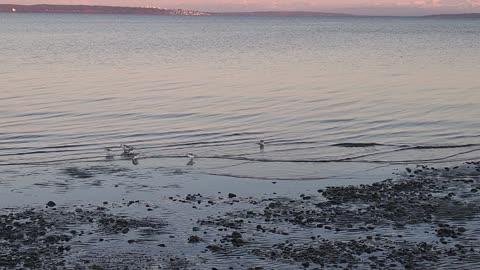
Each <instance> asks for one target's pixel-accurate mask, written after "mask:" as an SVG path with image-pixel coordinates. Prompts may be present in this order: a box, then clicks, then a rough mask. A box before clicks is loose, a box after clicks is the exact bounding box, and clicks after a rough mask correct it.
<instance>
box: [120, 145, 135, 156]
mask: <svg viewBox="0 0 480 270" xmlns="http://www.w3.org/2000/svg"><path fill="white" fill-rule="evenodd" d="M120 147H122V149H123V154H124V155H131V154H133V153H132V151H133V150H135V147H133V146H130V145H126V144H120Z"/></svg>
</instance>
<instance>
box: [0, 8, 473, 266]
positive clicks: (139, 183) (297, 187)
mask: <svg viewBox="0 0 480 270" xmlns="http://www.w3.org/2000/svg"><path fill="white" fill-rule="evenodd" d="M0 22H1V23H0V36H1V37H2V39H1V40H0V52H2V53H1V54H0V62H1V65H0V85H1V86H0V87H1V88H0V187H1V189H0V196H1V198H2V199H1V200H0V207H2V208H4V207H23V206H34V207H38V206H40V207H43V206H44V205H45V203H46V202H47V201H49V200H54V201H55V202H57V204H58V205H61V206H64V207H74V205H88V204H92V205H102V202H103V201H108V202H109V203H113V204H115V203H116V204H121V203H122V202H125V201H129V200H141V201H142V203H148V204H152V205H155V206H156V207H157V208H156V209H155V211H154V214H153V215H154V216H156V217H161V218H162V219H165V220H166V222H167V223H168V225H167V226H166V228H165V233H166V234H165V235H161V236H159V237H160V240H159V239H157V238H155V241H156V242H155V243H151V244H152V246H155V247H156V243H158V241H161V242H166V243H170V242H169V241H172V243H171V245H174V246H175V247H176V248H177V250H179V252H177V253H176V252H173V254H170V255H172V256H184V255H185V254H190V255H191V254H195V256H194V257H195V260H198V261H202V260H203V259H202V258H203V257H208V258H209V259H210V257H209V256H210V255H208V254H207V255H205V254H203V253H202V252H203V249H204V246H203V245H202V246H201V247H192V246H191V245H187V244H186V243H185V241H184V240H185V238H186V237H188V234H186V232H189V231H190V230H191V226H193V225H195V222H196V219H198V218H202V217H204V216H206V215H216V214H219V213H224V212H230V211H234V210H235V208H236V207H243V206H244V205H241V204H240V206H236V205H234V206H230V205H229V204H228V202H225V205H223V204H220V206H218V205H217V206H216V207H214V208H212V209H211V208H205V209H202V210H201V211H197V210H192V208H191V205H185V206H181V204H180V205H179V204H178V203H173V202H171V201H170V200H169V199H168V197H172V196H173V197H176V196H177V195H178V197H181V198H183V197H185V195H186V194H189V193H190V194H194V193H195V194H196V193H202V194H203V195H204V196H206V197H208V198H212V199H218V197H223V198H225V196H226V194H228V193H229V192H235V193H236V194H238V195H239V196H241V197H243V198H248V197H251V196H252V197H255V198H269V197H277V196H278V197H285V198H291V197H296V198H298V196H299V195H300V194H303V193H305V194H311V195H315V194H317V192H316V190H317V189H318V188H324V187H326V186H331V185H346V184H360V183H372V182H375V181H379V180H383V179H385V178H389V177H392V173H393V172H397V171H398V170H402V171H403V169H404V167H406V166H412V164H430V165H435V166H437V165H438V166H444V164H446V165H448V164H457V163H461V162H462V161H466V160H476V159H478V158H479V155H480V141H479V139H480V132H479V130H480V121H479V120H478V116H479V115H480V106H479V103H480V92H479V91H478V89H480V80H478V78H477V77H478V75H477V72H478V69H479V68H480V55H479V54H478V51H479V49H480V28H478V21H475V20H433V19H413V18H399V19H392V18H240V17H238V18H237V17H209V18H207V17H204V18H190V17H150V16H114V15H111V16H105V15H102V16H97V15H28V14H0ZM260 139H265V140H266V141H267V144H266V146H265V149H263V150H261V149H259V147H258V145H256V144H255V143H256V142H257V141H258V140H260ZM121 143H125V144H131V145H133V146H135V147H136V148H137V151H138V152H139V153H140V154H141V155H140V158H139V165H138V166H134V165H133V164H132V163H131V161H130V158H131V157H125V156H122V155H121V148H120V147H119V145H120V144H121ZM104 147H113V148H112V152H113V154H114V158H113V159H107V158H106V156H105V151H104V150H103V148H104ZM189 152H191V153H194V154H196V155H197V158H196V159H195V163H194V164H193V165H191V166H189V165H187V163H188V162H189V160H188V158H186V157H185V154H186V153H189ZM452 177H453V176H452ZM273 182H275V184H274V183H273ZM218 192H220V193H218ZM221 200H223V199H221ZM245 207H251V206H245ZM118 212H120V213H121V214H125V215H127V214H128V215H134V216H144V215H147V216H148V215H152V213H150V212H146V209H145V207H144V206H143V205H141V206H139V207H138V209H135V207H130V208H128V209H125V208H121V209H119V210H118ZM477 220H478V217H476V218H474V219H473V221H472V223H471V224H472V225H471V226H473V227H475V226H477V224H478V221H477ZM288 229H289V230H292V231H295V230H298V231H297V232H292V234H293V235H292V236H291V237H292V238H293V239H297V240H298V239H301V238H303V237H305V232H303V231H302V230H301V229H298V228H296V227H295V226H293V227H289V228H288ZM421 229H422V228H421V227H420V228H419V229H418V230H421ZM212 230H215V229H214V228H213V229H212ZM309 233H310V232H309ZM311 233H313V232H311ZM168 234H173V235H176V237H177V239H182V240H181V241H173V240H171V239H169V238H168V236H167V235H168ZM354 235H355V234H354ZM340 236H341V235H340ZM128 237H133V236H131V235H129V236H128ZM128 237H127V238H128ZM148 237H151V236H150V235H147V236H146V237H145V238H148ZM257 237H259V238H261V237H263V236H257ZM268 237H269V239H263V240H258V241H257V242H256V244H255V247H258V245H260V246H261V245H265V244H266V243H268V244H271V243H273V242H275V241H277V240H278V239H277V238H275V237H274V236H272V235H268ZM331 237H339V236H338V235H337V236H331ZM407 237H408V236H407ZM422 237H424V236H423V234H421V233H420V232H419V234H413V235H411V238H414V239H416V240H418V239H422ZM428 237H430V236H428ZM428 237H427V238H428ZM140 238H141V237H140ZM96 240H97V239H93V240H92V241H96ZM124 240H125V241H126V238H125V239H124V238H121V237H120V239H111V242H109V241H106V242H105V243H103V244H91V246H88V247H89V248H88V249H85V250H84V251H85V252H87V253H88V252H89V250H90V252H92V253H94V252H97V251H101V250H104V251H105V250H112V251H113V250H117V249H119V247H122V248H124V249H125V250H123V249H120V250H118V252H119V253H121V252H123V251H125V252H127V253H130V255H129V256H131V259H132V260H133V261H135V260H137V259H138V258H137V257H135V256H137V255H138V254H143V255H146V253H148V252H147V251H148V250H149V246H148V245H149V244H148V242H147V244H146V246H132V245H129V246H126V247H125V246H121V245H119V244H118V243H119V242H117V241H120V243H123V242H125V241H124ZM210 240H211V239H210ZM122 241H123V242H122ZM475 243H476V242H475ZM152 250H153V251H154V252H157V251H158V248H153V249H152ZM174 251H176V250H174ZM169 252H170V251H168V252H167V253H169ZM233 252H235V251H233ZM135 254H137V255H135ZM82 255H85V256H86V254H80V255H79V256H82ZM147 255H148V254H147ZM234 255H235V253H234V254H233V255H232V254H227V255H226V256H218V257H214V259H213V260H209V261H207V262H206V263H205V262H202V264H201V265H204V266H205V265H206V266H209V267H213V266H216V267H219V268H221V267H223V266H226V265H228V263H229V261H231V260H232V258H233V257H232V256H234ZM89 256H90V255H89ZM138 256H140V255H138ZM245 256H247V257H245ZM87 257H88V256H87ZM128 258H130V257H128ZM113 259H115V258H113ZM239 261H240V262H241V263H246V264H247V265H246V266H254V265H253V264H255V265H257V266H258V265H265V266H269V265H270V264H271V263H272V262H270V261H268V260H267V261H263V260H260V259H258V258H257V259H253V258H250V257H248V255H247V254H242V257H241V258H240V259H239ZM252 261H253V263H252V264H249V263H250V262H252ZM240 262H239V263H240ZM442 263H443V262H442ZM451 265H452V264H451V262H450V261H448V260H447V261H446V262H445V263H444V265H443V266H442V267H443V268H444V269H449V267H451ZM477 265H478V263H477V262H476V261H475V260H474V261H473V262H472V263H471V264H468V265H466V266H465V267H466V269H467V268H471V267H472V266H477ZM275 267H276V269H291V267H292V265H291V264H290V263H287V262H285V264H283V263H280V262H276V264H275Z"/></svg>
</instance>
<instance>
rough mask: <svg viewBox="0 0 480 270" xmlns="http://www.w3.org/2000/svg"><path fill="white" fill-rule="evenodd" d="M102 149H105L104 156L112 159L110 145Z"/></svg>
mask: <svg viewBox="0 0 480 270" xmlns="http://www.w3.org/2000/svg"><path fill="white" fill-rule="evenodd" d="M103 150H105V153H106V156H105V157H106V158H107V159H112V158H113V154H112V149H111V148H110V147H104V148H103Z"/></svg>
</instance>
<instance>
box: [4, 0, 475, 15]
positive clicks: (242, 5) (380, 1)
mask: <svg viewBox="0 0 480 270" xmlns="http://www.w3.org/2000/svg"><path fill="white" fill-rule="evenodd" d="M0 3H13V4H39V3H43V4H85V5H116V6H155V7H162V8H163V7H165V8H184V9H196V10H204V11H255V10H307V11H311V10H314V11H330V12H332V11H335V12H349V13H355V14H373V15H418V14H430V13H445V12H448V13H463V12H480V0H177V1H172V0H0Z"/></svg>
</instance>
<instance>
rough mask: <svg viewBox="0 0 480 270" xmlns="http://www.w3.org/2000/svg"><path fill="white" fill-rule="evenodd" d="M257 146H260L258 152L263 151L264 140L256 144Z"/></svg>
mask: <svg viewBox="0 0 480 270" xmlns="http://www.w3.org/2000/svg"><path fill="white" fill-rule="evenodd" d="M257 144H258V145H259V146H260V150H263V149H264V148H265V140H260V141H259V142H257Z"/></svg>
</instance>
